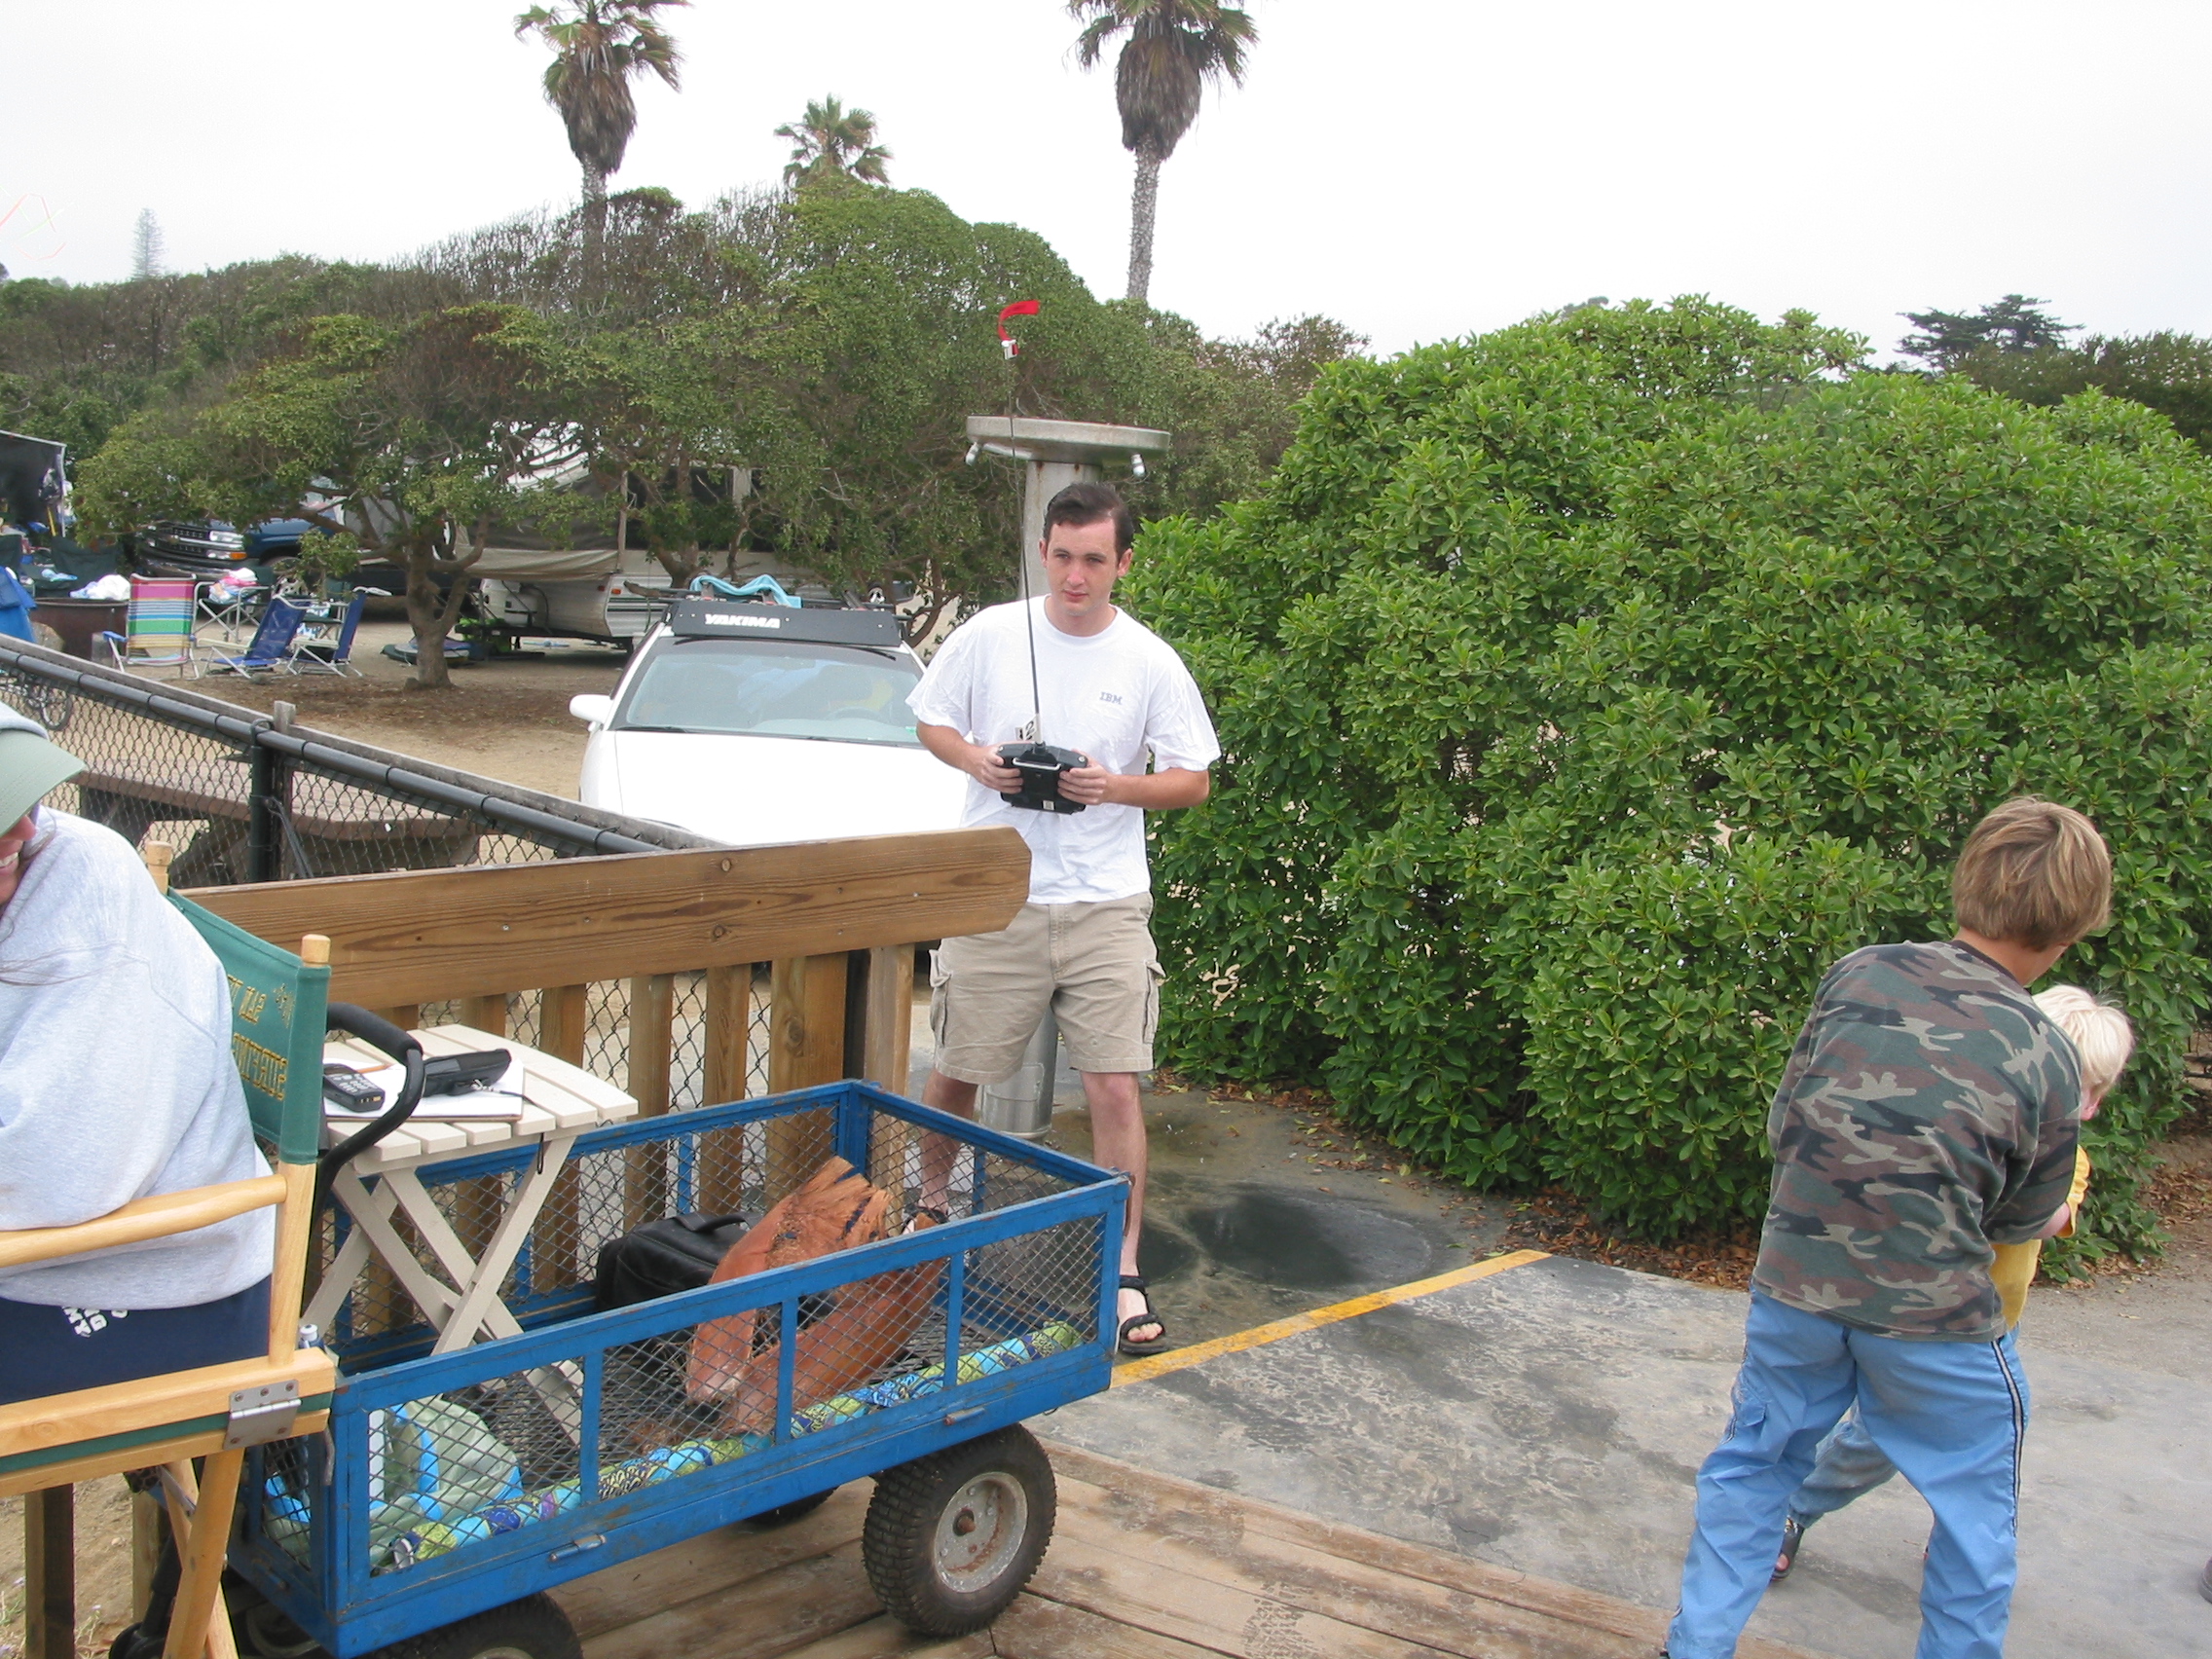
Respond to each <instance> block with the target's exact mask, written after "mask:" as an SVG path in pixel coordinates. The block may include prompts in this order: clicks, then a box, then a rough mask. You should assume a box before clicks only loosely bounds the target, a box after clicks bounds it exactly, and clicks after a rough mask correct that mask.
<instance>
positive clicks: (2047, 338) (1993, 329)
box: [1898, 294, 2076, 369]
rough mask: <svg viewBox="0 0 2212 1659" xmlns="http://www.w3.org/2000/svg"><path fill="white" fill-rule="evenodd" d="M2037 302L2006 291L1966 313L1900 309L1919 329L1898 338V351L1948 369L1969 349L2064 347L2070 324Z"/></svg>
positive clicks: (2024, 349) (1969, 350)
mask: <svg viewBox="0 0 2212 1659" xmlns="http://www.w3.org/2000/svg"><path fill="white" fill-rule="evenodd" d="M2043 303H2044V302H2043V301H2042V300H2031V299H2029V298H2028V297H2027V295H2025V294H2007V295H2006V296H2005V297H2004V298H2003V299H2001V300H1999V301H1997V302H1996V303H1995V304H1993V305H1986V306H1983V307H1982V308H1981V310H1980V311H1978V312H1976V313H1972V314H1969V313H1966V312H1946V311H1925V312H1906V313H1904V319H1905V321H1907V322H1909V323H1911V324H1912V325H1913V326H1914V327H1915V328H1917V329H1919V330H1920V332H1919V333H1917V334H1908V335H1906V336H1905V337H1904V338H1903V339H1902V340H1900V341H1899V342H1898V350H1899V351H1902V352H1903V353H1904V354H1905V355H1906V356H1908V357H1918V358H1919V359H1920V360H1921V361H1922V362H1924V363H1927V364H1928V365H1929V366H1931V367H1932V368H1936V369H1954V368H1956V367H1958V365H1959V361H1960V359H1961V358H1963V357H1965V356H1967V355H1968V354H1969V353H1970V352H1974V351H1982V350H1997V351H2006V352H2023V351H2056V350H2061V349H2063V348H2064V346H2065V345H2066V337H2067V336H2068V335H2069V334H2072V333H2074V332H2075V331H2076V325H2075V324H2073V323H2070V322H2060V321H2059V320H2058V319H2057V318H2056V317H2054V316H2052V315H2051V314H2050V313H2047V312H2043V311H2038V310H2037V309H2036V308H2037V307H2039V306H2041V305H2042V304H2043Z"/></svg>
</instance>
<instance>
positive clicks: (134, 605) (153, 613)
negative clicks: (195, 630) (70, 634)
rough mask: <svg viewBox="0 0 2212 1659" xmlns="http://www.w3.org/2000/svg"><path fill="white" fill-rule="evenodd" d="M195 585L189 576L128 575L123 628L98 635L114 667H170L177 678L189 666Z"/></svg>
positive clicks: (196, 604)
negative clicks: (112, 659)
mask: <svg viewBox="0 0 2212 1659" xmlns="http://www.w3.org/2000/svg"><path fill="white" fill-rule="evenodd" d="M198 586H199V584H198V583H196V582H194V581H193V579H192V578H191V577H190V576H132V577H131V578H130V608H129V610H128V611H127V612H126V613H125V615H124V622H123V628H124V631H123V632H122V633H120V634H102V635H101V636H100V643H101V644H103V645H106V646H107V649H108V654H109V655H110V656H112V657H113V658H114V659H115V666H116V667H118V668H121V669H131V668H138V667H149V668H151V667H161V666H167V667H174V668H175V669H176V671H177V674H178V676H179V677H180V678H181V677H182V676H183V674H184V672H185V670H187V669H188V668H190V667H191V666H192V660H193V658H192V627H193V623H194V621H195V620H196V614H197V611H198V608H199V605H198V600H199V595H198V591H197V590H198Z"/></svg>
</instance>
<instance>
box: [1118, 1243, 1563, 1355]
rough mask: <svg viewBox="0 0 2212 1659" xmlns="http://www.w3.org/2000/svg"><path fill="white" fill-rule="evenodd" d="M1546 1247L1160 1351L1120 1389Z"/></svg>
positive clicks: (1441, 1286)
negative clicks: (1201, 1341) (1166, 1351)
mask: <svg viewBox="0 0 2212 1659" xmlns="http://www.w3.org/2000/svg"><path fill="white" fill-rule="evenodd" d="M1549 1254H1550V1252H1549V1251H1545V1250H1515V1251H1514V1252H1512V1254H1510V1255H1505V1256H1492V1257H1491V1258H1489V1259H1488V1260H1487V1261H1481V1262H1474V1263H1470V1264H1469V1265H1468V1266H1466V1267H1463V1268H1454V1269H1453V1270H1452V1271H1451V1272H1448V1273H1438V1274H1437V1275H1436V1276H1435V1277H1434V1278H1424V1279H1415V1280H1414V1281H1413V1283H1411V1284H1400V1285H1393V1286H1391V1287H1390V1288H1389V1289H1388V1290H1376V1291H1370V1292H1369V1293H1368V1294H1367V1295H1365V1296H1355V1297H1353V1298H1352V1299H1351V1300H1350V1301H1349V1302H1338V1303H1332V1304H1331V1305H1330V1306H1329V1307H1327V1308H1315V1309H1310V1310H1309V1311H1308V1312H1304V1313H1293V1314H1292V1315H1291V1316H1290V1317H1289V1318H1287V1319H1277V1320H1276V1321H1275V1322H1274V1323H1273V1324H1272V1325H1254V1326H1253V1327H1252V1328H1251V1329H1250V1330H1249V1331H1236V1332H1234V1333H1232V1334H1231V1335H1229V1336H1226V1337H1216V1338H1214V1339H1213V1341H1211V1342H1206V1343H1193V1344H1192V1345H1191V1346H1189V1347H1185V1348H1176V1349H1174V1350H1172V1351H1171V1352H1168V1353H1156V1354H1154V1355H1152V1357H1151V1358H1149V1359H1132V1360H1130V1361H1129V1362H1128V1363H1127V1364H1126V1365H1117V1366H1116V1367H1114V1383H1113V1385H1114V1386H1115V1387H1117V1388H1121V1387H1125V1386H1127V1385H1128V1384H1129V1383H1149V1382H1151V1381H1152V1380H1153V1379H1154V1378H1155V1377H1164V1376H1166V1375H1167V1374H1168V1373H1169V1372H1171V1371H1182V1370H1185V1369H1187V1368H1189V1367H1191V1366H1194V1365H1203V1364H1204V1363H1205V1362H1206V1361H1207V1360H1209V1359H1214V1358H1217V1357H1218V1356H1220V1355H1222V1354H1225V1353H1242V1352H1243V1351H1244V1350H1245V1349H1246V1348H1256V1347H1263V1346H1266V1345H1267V1344H1269V1343H1279V1342H1281V1341H1282V1340H1283V1338H1285V1337H1295V1336H1297V1335H1298V1334H1299V1332H1301V1331H1317V1330H1319V1329H1320V1328H1321V1327H1322V1326H1323V1325H1334V1324H1335V1323H1337V1321H1338V1320H1340V1319H1356V1318H1358V1317H1359V1316H1360V1315H1361V1314H1362V1313H1372V1312H1374V1311H1375V1310H1376V1309H1378V1308H1388V1307H1390V1306H1391V1305H1392V1304H1394V1303H1399V1302H1411V1301H1412V1300H1413V1299H1414V1298H1415V1297H1417V1296H1428V1295H1431V1294H1433V1293H1434V1292H1436V1291H1439V1290H1450V1289H1451V1288H1452V1287H1453V1286H1454V1285H1456V1284H1467V1283H1470V1282H1472V1281H1473V1280H1475V1279H1480V1278H1489V1277H1490V1276H1491V1275H1492V1274H1493V1273H1502V1272H1505V1270H1506V1269H1508V1268H1522V1267H1527V1266H1528V1265H1529V1264H1530V1262H1541V1261H1543V1260H1544V1259H1545V1258H1546V1257H1547V1256H1548V1255H1549Z"/></svg>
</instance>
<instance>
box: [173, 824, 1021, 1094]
mask: <svg viewBox="0 0 2212 1659" xmlns="http://www.w3.org/2000/svg"><path fill="white" fill-rule="evenodd" d="M1028 885H1029V852H1028V848H1027V847H1025V846H1024V845H1023V844H1022V841H1021V838H1020V836H1018V835H1017V834H1015V833H1014V831H1013V830H1006V829H993V830H936V831H931V832H927V833H921V834H909V835H873V836H865V837H859V838H855V839H852V840H839V841H814V842H805V843H799V844H796V845H791V846H776V847H747V848H728V849H716V850H712V851H700V852H670V853H634V854H624V855H620V856H616V857H611V858H589V859H564V860H561V861H559V862H556V863H550V864H529V865H499V866H476V867H470V868H463V869H440V870H411V871H401V872H396V873H393V874H388V875H357V876H338V877H333V878H330V879H327V880H315V881H285V882H272V883H268V884H265V885H259V886H245V887H211V888H203V889H200V890H199V891H196V892H195V893H194V894H193V895H192V897H193V898H195V899H196V900H198V901H199V902H200V903H203V904H205V905H206V906H207V907H208V908H209V909H211V910H213V911H215V912H216V913H217V914H219V915H222V916H226V917H228V918H229V919H230V920H231V921H233V922H236V923H237V924H238V925H239V926H240V927H242V928H244V929H245V930H246V931H247V932H249V933H253V934H257V935H259V936H260V937H261V938H263V939H267V940H278V941H282V940H297V939H299V938H300V937H301V935H302V934H305V933H318V934H323V935H326V936H327V937H328V938H329V940H330V968H331V977H330V994H331V997H332V999H333V1000H334V1001H338V1002H353V1003H359V1004H362V1005H363V1006H365V1007H368V1008H373V1009H377V1010H380V1011H382V1012H383V1013H385V1014H387V1016H388V1017H390V1018H391V1019H392V1020H393V1021H394V1022H395V1023H397V1024H400V1025H402V1026H408V1025H414V1024H417V1023H419V1018H418V1015H419V1014H420V1011H421V1009H422V1007H423V1005H424V1004H425V1003H434V1002H447V1001H451V1002H455V1003H457V1004H458V1005H459V1009H460V1018H461V1021H462V1023H464V1024H468V1025H474V1026H477V1027H479V1028H481V1029H486V1030H491V1031H496V1032H499V1033H501V1034H504V1033H505V1031H506V1028H507V1011H508V1008H509V999H510V998H511V997H513V996H514V995H515V994H516V993H518V992H533V991H535V992H536V993H538V999H537V1001H538V1016H537V1030H536V1033H535V1039H536V1047H537V1048H539V1049H541V1050H543V1051H545V1052H547V1053H549V1054H553V1055H555V1056H557V1057H558V1058H561V1059H566V1060H570V1061H572V1062H573V1063H575V1064H578V1065H582V1064H585V1063H586V1054H585V1049H586V1039H587V1034H588V1033H587V1024H588V1014H587V1001H586V997H585V987H586V986H587V985H588V984H590V983H592V982H594V981H603V980H624V981H627V982H628V988H629V997H628V1003H629V1014H628V1019H627V1021H626V1026H627V1039H626V1044H625V1047H626V1056H625V1063H624V1064H623V1066H622V1067H621V1068H620V1069H621V1072H622V1075H609V1081H610V1082H614V1083H618V1084H621V1085H622V1086H623V1087H625V1088H628V1089H629V1090H630V1092H631V1093H633V1094H635V1095H637V1097H638V1101H639V1110H640V1111H641V1112H642V1113H644V1114H645V1115H646V1116H652V1115H655V1114H658V1113H661V1112H665V1111H667V1110H668V1109H669V1105H670V1100H671V1087H670V1079H671V1028H672V1015H673V1010H674V1007H675V1000H676V999H675V983H676V978H677V977H678V976H680V975H686V974H696V973H703V974H704V975H705V976H706V1013H705V1040H706V1049H705V1055H704V1060H703V1067H704V1076H703V1078H702V1079H701V1084H700V1096H699V1097H700V1100H701V1102H702V1103H709V1102H717V1101H722V1100H734V1099H739V1098H742V1097H743V1096H744V1094H745V1092H746V1087H745V1086H746V1078H747V1073H748V1067H749V1062H750V1061H751V1059H752V1057H753V1056H752V1055H751V1053H750V1051H749V1049H750V1045H751V1043H752V1041H753V1029H754V1022H753V1020H752V1018H751V1002H752V996H753V978H754V972H755V969H756V967H757V966H759V965H761V964H766V965H768V970H769V1009H768V1021H767V1033H766V1040H767V1045H768V1055H767V1066H766V1068H765V1069H766V1074H767V1087H768V1088H769V1089H770V1090H771V1091H780V1090H783V1089H787V1088H806V1087H808V1086H810V1085H813V1084H819V1083H833V1082H835V1081H836V1080H837V1079H839V1078H845V1077H865V1078H868V1079H871V1080H873V1081H874V1082H877V1083H880V1084H882V1085H883V1086H884V1087H886V1088H893V1089H904V1088H906V1086H907V1078H906V1052H907V1044H908V1038H909V1035H910V1033H909V1020H910V1010H911V1006H912V984H913V979H912V976H913V947H914V945H915V944H917V943H919V942H921V941H923V940H935V939H943V938H947V937H950V936H953V935H958V934H969V933H994V932H996V931H998V930H999V929H1001V928H1003V927H1005V926H1006V925H1007V924H1008V923H1009V922H1010V921H1012V920H1013V919H1014V913H1015V912H1016V911H1017V910H1018V909H1019V908H1020V907H1021V903H1022V902H1023V900H1024V899H1025V898H1026V897H1027V893H1028ZM603 1035H604V1034H603ZM594 1058H595V1059H596V1060H597V1061H598V1064H597V1067H596V1069H598V1070H600V1071H602V1072H603V1073H608V1074H611V1072H612V1071H613V1068H612V1067H610V1066H609V1064H608V1055H607V1054H606V1052H605V1051H604V1047H603V1048H602V1051H601V1052H600V1053H598V1054H597V1055H595V1056H594Z"/></svg>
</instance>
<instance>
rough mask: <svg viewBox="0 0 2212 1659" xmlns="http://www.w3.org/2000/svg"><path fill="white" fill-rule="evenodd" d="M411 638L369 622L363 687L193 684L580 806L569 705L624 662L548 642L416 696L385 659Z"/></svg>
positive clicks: (218, 678)
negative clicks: (290, 708)
mask: <svg viewBox="0 0 2212 1659" xmlns="http://www.w3.org/2000/svg"><path fill="white" fill-rule="evenodd" d="M409 638H410V635H409V633H408V630H407V625H406V624H405V623H404V622H393V621H378V620H375V619H370V620H367V621H364V622H363V623H362V624H361V630H360V634H359V636H358V637H357V638H356V639H355V641H354V644H353V665H354V666H355V667H356V668H359V669H360V670H361V671H362V678H361V679H358V680H355V679H343V680H342V679H337V678H333V677H327V676H315V677H312V678H307V677H291V676H286V677H279V678H269V679H261V680H253V681H248V680H244V679H240V678H239V677H237V676H223V675H210V676H208V677H206V678H204V679H202V680H198V681H195V682H192V684H193V688H194V689H195V690H198V691H201V692H203V693H204V694H206V695H207V696H210V697H221V698H223V699H225V700H226V701H228V702H233V703H238V704H240V705H241V706H242V707H245V708H249V709H259V710H263V711H267V710H268V708H269V707H270V705H271V704H273V703H276V702H279V701H282V702H287V703H291V704H293V705H294V706H295V707H296V708H297V709H298V710H299V717H298V718H299V722H300V723H301V724H302V725H310V726H318V727H320V728H321V729H322V730H324V731H331V732H336V733H338V734H339V735H340V736H341V737H350V738H355V739H358V740H359V741H360V742H363V743H374V744H380V745H382V746H383V747H385V748H387V749H396V750H398V751H400V752H401V753H402V754H406V755H419V756H422V757H423V758H424V759H425V760H435V761H438V762H439V763H440V764H442V765H447V766H455V767H459V768H461V770H463V771H469V772H482V773H484V774H485V775H487V776H489V777H495V778H502V779H504V780H506V781H507V782H508V783H514V784H522V785H524V786H526V787H528V788H530V789H534V790H543V791H544V792H545V793H548V794H557V795H567V796H569V797H570V798H571V799H573V798H574V796H575V793H576V780H577V777H578V775H579V773H580V771H581V769H582V766H583V756H584V723H583V721H581V720H579V719H576V718H575V717H574V716H572V715H571V714H570V713H569V699H570V698H571V697H573V696H575V695H577V694H578V693H580V692H587V691H599V692H608V691H612V690H613V689H614V685H615V682H617V681H618V680H620V679H621V677H622V670H623V669H624V667H626V666H627V665H628V663H629V660H630V659H629V658H628V656H627V655H625V654H624V653H623V652H621V651H618V650H611V649H608V648H606V647H603V646H598V645H581V644H575V643H563V642H553V641H547V642H544V643H543V648H542V649H540V650H536V651H535V653H534V654H532V655H529V656H525V657H521V658H510V659H504V660H499V661H494V662H484V663H473V664H469V665H466V666H461V665H459V664H457V665H456V666H455V668H454V670H453V686H452V689H450V690H445V691H420V690H416V689H414V688H413V686H412V685H411V684H410V683H409V682H410V681H411V680H412V679H413V677H414V672H415V671H414V670H413V669H411V668H409V667H408V666H406V665H405V664H404V663H398V662H394V661H392V660H391V659H390V658H388V657H387V656H384V655H383V654H381V652H382V647H383V646H384V645H387V644H392V643H396V642H404V641H406V640H408V639H409Z"/></svg>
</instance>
